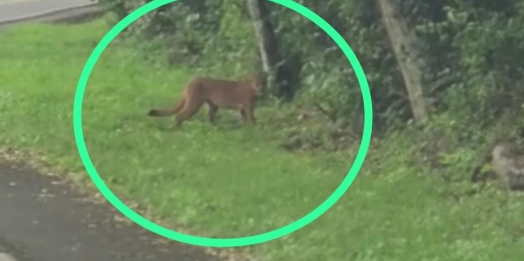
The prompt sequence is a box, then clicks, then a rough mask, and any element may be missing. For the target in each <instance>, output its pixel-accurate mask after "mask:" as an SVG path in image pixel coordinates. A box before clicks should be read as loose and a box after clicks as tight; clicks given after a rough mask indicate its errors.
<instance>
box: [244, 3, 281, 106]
mask: <svg viewBox="0 0 524 261" xmlns="http://www.w3.org/2000/svg"><path fill="white" fill-rule="evenodd" d="M246 4H247V8H248V10H249V14H250V16H251V21H252V23H253V27H254V31H255V35H256V38H257V42H258V47H259V52H260V57H261V60H262V69H263V71H264V73H265V74H266V77H267V84H268V86H267V87H268V88H269V89H270V90H271V91H272V93H273V94H274V95H275V96H277V97H279V98H282V96H285V95H286V93H288V91H289V90H286V88H289V87H290V86H288V85H284V84H281V83H280V82H281V80H282V79H279V76H280V74H281V73H279V72H280V71H282V68H281V67H282V66H281V65H279V64H278V63H279V62H280V61H281V57H280V53H279V50H278V42H277V38H276V35H275V32H274V31H273V25H272V24H271V22H270V21H269V19H268V15H269V12H268V9H267V7H266V0H246Z"/></svg>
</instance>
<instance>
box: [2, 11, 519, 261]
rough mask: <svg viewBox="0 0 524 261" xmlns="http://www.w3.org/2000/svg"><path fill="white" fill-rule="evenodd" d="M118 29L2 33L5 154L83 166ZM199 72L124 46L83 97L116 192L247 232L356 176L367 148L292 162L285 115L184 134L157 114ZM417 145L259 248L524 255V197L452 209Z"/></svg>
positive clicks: (210, 230) (459, 258)
mask: <svg viewBox="0 0 524 261" xmlns="http://www.w3.org/2000/svg"><path fill="white" fill-rule="evenodd" d="M107 30H108V27H107V25H106V24H105V23H104V22H103V21H102V20H97V21H95V22H91V23H88V24H85V25H74V26H58V25H26V26H21V27H17V28H12V29H9V30H2V31H0V57H1V59H0V85H1V87H0V126H1V129H2V130H3V131H2V132H0V146H3V147H7V146H9V147H15V148H17V149H21V150H26V151H36V152H38V153H40V154H42V155H46V156H47V158H48V159H47V160H48V161H49V162H50V163H51V164H55V165H56V166H60V167H66V168H69V169H71V170H80V169H82V165H81V162H80V159H79V157H78V154H77V151H76V146H75V142H74V138H73V129H72V118H71V117H72V104H73V96H74V92H75V88H76V83H77V80H78V77H79V74H80V72H81V69H82V67H83V65H84V63H85V61H86V59H87V57H88V55H89V53H90V52H91V51H92V49H93V47H94V46H95V44H96V43H97V41H98V40H100V38H101V37H102V36H103V34H104V33H105V32H106V31H107ZM224 66H225V67H227V64H225V65H224ZM192 76H193V75H192V74H191V72H189V71H188V70H184V69H167V68H154V67H152V66H151V65H149V64H147V63H146V62H144V61H142V60H141V59H140V55H138V52H137V51H135V50H133V49H132V48H130V47H129V46H128V45H125V44H123V43H118V42H117V43H113V44H111V45H110V47H109V48H108V49H107V50H106V51H105V52H104V54H103V55H102V57H101V59H100V60H99V61H98V63H97V65H96V67H95V69H94V72H93V74H92V77H91V78H90V80H89V83H88V86H87V90H86V94H85V99H84V102H83V125H84V127H83V128H84V135H85V138H86V144H87V148H88V150H89V153H90V156H91V158H92V160H93V162H94V164H95V166H96V168H97V170H98V172H99V173H100V175H101V176H102V178H103V179H104V180H105V181H106V183H107V184H108V185H109V187H110V188H111V189H112V190H113V191H114V192H115V193H116V194H117V196H125V197H126V198H129V199H134V200H136V201H138V202H139V203H140V204H142V205H143V206H146V207H147V209H148V211H150V212H151V213H153V214H155V215H158V216H161V217H163V218H166V219H168V220H170V221H172V222H173V223H174V224H177V225H178V226H181V227H184V228H188V229H190V230H191V231H194V233H195V234H198V235H203V236H215V237H232V236H235V237H238V236H248V235H253V234H258V233H261V232H265V231H268V230H272V229H275V228H278V227H281V226H283V225H286V224H288V223H289V222H292V221H294V220H296V219H297V218H299V217H301V216H303V215H304V214H306V213H308V212H309V211H311V210H312V209H314V208H315V207H316V206H318V204H319V203H321V202H322V201H323V200H325V198H326V197H327V196H328V195H329V194H330V193H331V192H332V191H333V190H334V189H335V188H336V187H337V186H338V184H339V182H340V181H341V180H342V179H343V178H344V176H345V174H346V173H347V171H348V169H349V166H350V164H351V162H352V161H353V159H354V153H356V148H353V149H351V150H349V151H348V152H344V153H337V154H324V155H317V156H313V155H307V154H290V153H287V152H285V151H283V150H281V149H279V148H278V146H276V143H275V142H274V140H273V139H272V137H273V136H274V135H272V133H276V132H278V129H276V128H275V127H272V120H274V119H275V117H276V116H275V115H278V114H279V111H278V109H276V108H261V109H260V110H259V111H258V112H257V116H258V119H259V121H260V122H261V127H258V128H243V127H241V125H239V123H238V116H237V115H235V114H232V113H227V112H222V113H221V118H220V127H219V128H214V127H211V126H210V125H209V124H208V123H207V122H206V119H205V115H204V112H201V113H200V114H199V115H197V117H195V118H194V119H192V120H190V121H188V122H186V124H185V126H184V128H183V129H182V130H179V131H175V132H172V131H169V128H170V127H171V125H172V124H173V120H172V119H167V118H166V119H152V118H148V117H146V116H145V113H146V112H147V110H148V109H149V108H150V107H153V106H154V107H156V106H167V105H171V104H172V103H173V102H174V98H175V97H176V95H178V92H179V91H180V90H181V88H182V87H183V85H184V84H185V83H186V81H187V80H188V79H189V78H190V77H192ZM409 138H410V137H409V136H407V135H406V136H405V137H404V138H401V139H396V138H390V139H385V140H384V141H383V144H382V145H381V146H379V147H377V148H375V149H374V150H373V151H371V152H370V156H369V158H368V159H367V161H366V163H365V164H364V168H363V170H362V172H361V174H359V177H358V178H357V179H356V181H355V182H354V184H353V185H352V187H351V188H350V190H349V191H348V192H347V193H346V194H345V195H344V197H343V198H342V199H341V200H340V201H339V202H338V203H337V204H336V205H335V206H334V207H333V208H332V209H331V210H330V211H328V212H327V213H326V214H325V215H323V216H322V217H320V218H319V219H318V220H316V221H315V222H313V223H312V224H310V225H308V226H307V227H305V228H304V229H302V230H300V231H298V232H296V233H293V234H292V235H290V236H286V237H284V238H282V239H278V240H275V241H272V242H270V243H267V244H262V245H257V246H255V247H253V248H252V249H251V251H252V253H253V254H254V255H255V256H256V257H258V258H259V259H260V260H268V261H284V260H286V261H287V260H301V261H324V260H329V261H347V260H355V261H357V260H358V261H371V260H388V261H396V260H398V261H400V260H403V261H404V260H413V261H420V260H428V261H429V260H431V261H437V260H442V261H454V260H456V261H468V260H471V261H483V260H485V261H494V260H504V261H510V260H515V261H517V260H522V257H523V256H524V247H522V246H523V244H524V240H523V238H524V225H523V219H524V218H523V217H524V204H523V201H522V197H518V196H508V195H506V194H496V193H482V194H477V195H475V196H472V197H463V198H462V199H461V201H459V202H456V201H454V200H452V198H451V197H449V194H450V191H451V190H452V189H453V186H451V185H449V184H446V183H442V182H440V181H439V180H438V179H436V178H435V175H432V174H434V173H430V171H429V170H425V169H424V168H421V167H417V166H414V165H412V163H411V161H410V159H409V157H408V155H409V154H408V153H403V151H405V149H404V148H409V146H410V144H411V142H410V140H409ZM397 152H398V153H397ZM82 175H83V179H84V180H88V178H87V175H86V174H85V173H84V174H82Z"/></svg>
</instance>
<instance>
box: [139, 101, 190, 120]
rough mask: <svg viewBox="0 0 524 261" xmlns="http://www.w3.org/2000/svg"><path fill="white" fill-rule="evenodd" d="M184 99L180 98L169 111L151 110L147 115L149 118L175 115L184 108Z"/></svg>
mask: <svg viewBox="0 0 524 261" xmlns="http://www.w3.org/2000/svg"><path fill="white" fill-rule="evenodd" d="M184 103H185V99H184V98H182V99H180V101H178V103H177V104H176V105H175V107H173V108H169V109H151V110H150V111H149V113H148V114H147V115H149V116H151V117H166V116H171V115H174V114H176V113H177V112H178V111H180V110H181V109H182V107H184Z"/></svg>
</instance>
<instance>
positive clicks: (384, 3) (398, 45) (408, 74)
mask: <svg viewBox="0 0 524 261" xmlns="http://www.w3.org/2000/svg"><path fill="white" fill-rule="evenodd" d="M376 3H377V5H378V8H379V10H380V12H381V14H382V22H383V25H384V27H385V29H386V31H387V34H388V37H389V41H390V43H391V46H392V47H393V51H394V54H395V57H396V59H397V63H398V65H399V67H400V70H401V72H402V78H403V80H404V84H405V87H406V90H407V93H408V96H409V101H410V104H411V111H412V112H413V116H414V118H415V120H416V121H417V122H425V121H426V120H427V117H428V114H427V103H426V100H425V98H424V93H423V87H422V70H421V64H420V61H419V60H418V57H417V50H416V47H415V45H414V42H415V39H414V36H413V35H412V34H411V33H410V32H409V30H408V27H407V25H406V23H405V22H404V21H403V20H402V19H401V18H400V17H398V16H397V15H396V12H395V7H394V5H393V3H392V2H391V0H376Z"/></svg>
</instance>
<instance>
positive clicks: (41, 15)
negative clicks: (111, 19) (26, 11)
mask: <svg viewBox="0 0 524 261" xmlns="http://www.w3.org/2000/svg"><path fill="white" fill-rule="evenodd" d="M102 11H103V8H102V7H101V6H100V4H98V3H90V4H80V5H75V6H71V7H67V8H55V9H51V10H47V11H43V12H38V13H33V14H30V15H25V16H20V17H16V18H10V19H4V20H0V26H4V25H9V24H14V23H20V22H30V21H35V20H55V19H46V18H53V17H57V16H59V17H58V18H57V19H60V18H68V17H69V16H68V15H67V14H68V13H71V17H75V16H78V15H86V14H90V13H99V12H102ZM60 15H62V16H63V17H60Z"/></svg>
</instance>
